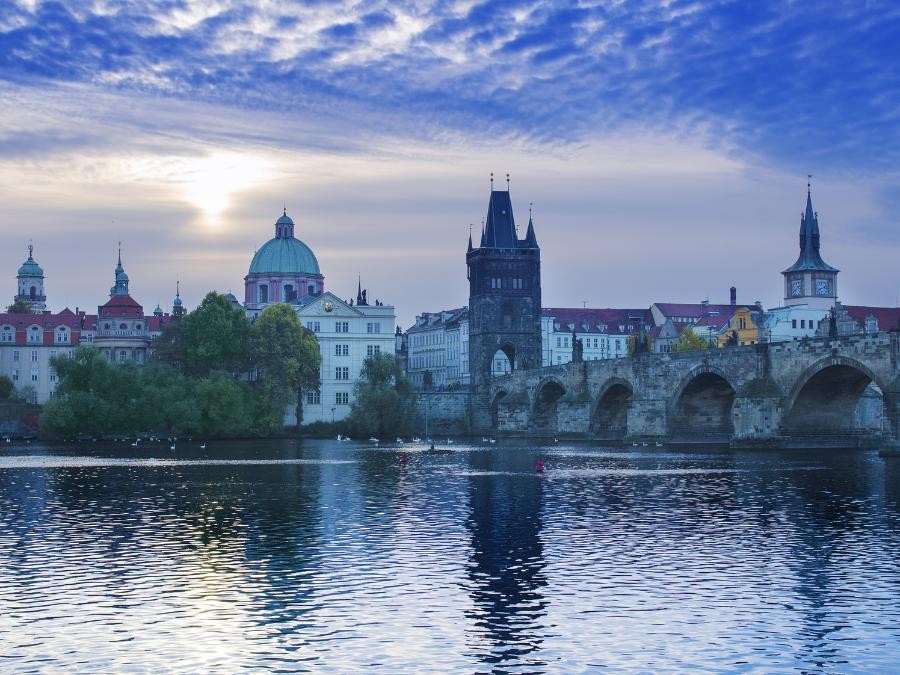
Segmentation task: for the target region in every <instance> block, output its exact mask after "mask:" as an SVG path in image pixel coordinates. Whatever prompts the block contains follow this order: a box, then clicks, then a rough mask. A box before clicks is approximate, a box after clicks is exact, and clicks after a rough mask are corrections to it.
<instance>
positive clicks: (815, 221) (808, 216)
mask: <svg viewBox="0 0 900 675" xmlns="http://www.w3.org/2000/svg"><path fill="white" fill-rule="evenodd" d="M819 244H820V237H819V215H818V214H817V213H816V212H815V210H814V209H813V205H812V193H811V191H810V189H809V187H808V186H807V190H806V212H805V213H804V214H803V215H802V216H800V255H799V257H798V258H797V262H795V263H794V264H793V265H791V267H789V268H788V269H786V270H785V272H801V271H805V270H817V271H822V272H837V271H838V270H836V269H835V268H834V267H832V266H831V265H829V264H827V263H826V262H825V261H824V260H822V256H821V255H820V253H819Z"/></svg>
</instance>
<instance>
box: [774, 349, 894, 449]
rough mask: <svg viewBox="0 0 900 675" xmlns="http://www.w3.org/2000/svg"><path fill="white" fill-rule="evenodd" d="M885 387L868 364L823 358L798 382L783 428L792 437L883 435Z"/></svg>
mask: <svg viewBox="0 0 900 675" xmlns="http://www.w3.org/2000/svg"><path fill="white" fill-rule="evenodd" d="M883 391H884V389H883V387H882V386H880V384H879V383H878V381H877V378H876V376H875V374H874V373H872V371H871V370H869V368H868V367H866V366H865V365H864V364H862V363H860V362H858V361H856V360H854V359H850V358H846V357H833V358H829V359H823V360H822V361H819V362H818V363H815V364H813V365H812V366H811V367H810V368H808V369H807V370H806V371H805V372H804V373H803V374H802V375H801V376H800V377H799V378H798V380H797V383H796V385H795V386H794V389H793V390H792V392H791V395H790V396H789V397H788V405H787V406H786V407H785V415H784V421H783V423H782V426H783V428H784V430H785V431H786V432H787V433H789V434H794V435H796V434H816V435H829V434H832V435H833V434H837V435H841V434H853V433H855V432H868V433H873V434H879V435H880V434H881V432H882V429H876V428H874V427H877V426H879V422H878V420H881V423H882V424H883V420H884V414H885V410H884V396H883Z"/></svg>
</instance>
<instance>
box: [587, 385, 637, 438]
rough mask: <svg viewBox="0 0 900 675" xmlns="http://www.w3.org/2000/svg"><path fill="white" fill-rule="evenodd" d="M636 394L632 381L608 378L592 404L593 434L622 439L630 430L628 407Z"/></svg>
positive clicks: (591, 425)
mask: <svg viewBox="0 0 900 675" xmlns="http://www.w3.org/2000/svg"><path fill="white" fill-rule="evenodd" d="M632 396H634V387H633V386H632V384H631V382H629V381H628V380H624V379H622V378H620V377H613V378H610V379H608V380H607V381H606V382H604V383H603V386H601V387H600V390H599V391H598V392H597V397H596V399H595V400H594V403H593V405H592V406H591V421H590V429H591V434H593V435H594V436H598V437H600V438H604V439H609V440H621V439H623V438H624V437H625V434H626V432H627V431H628V408H629V406H630V405H631V398H632Z"/></svg>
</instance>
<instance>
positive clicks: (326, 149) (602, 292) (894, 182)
mask: <svg viewBox="0 0 900 675" xmlns="http://www.w3.org/2000/svg"><path fill="white" fill-rule="evenodd" d="M898 42H900V5H898V4H897V3H895V2H888V1H885V2H879V1H877V0H871V1H866V2H862V1H859V0H849V1H847V2H841V1H837V0H835V1H833V2H814V1H810V0H805V1H803V2H799V1H798V2H794V1H791V0H782V1H780V2H767V1H765V0H758V1H754V2H743V1H741V2H725V1H723V2H715V1H710V2H690V1H686V0H685V1H682V0H671V1H668V2H666V1H657V2H649V1H643V0H630V1H628V2H625V1H615V0H607V1H605V2H590V1H588V0H572V1H559V2H548V1H546V0H544V1H532V0H508V1H504V2H498V1H484V2H481V1H478V0H434V1H432V2H426V1H424V0H423V1H419V2H413V1H397V2H387V1H379V0H363V1H360V2H343V3H341V2H333V1H326V0H322V1H318V0H308V1H305V2H286V1H278V0H257V1H256V2H240V1H238V0H158V1H155V2H151V1H150V0H127V1H126V0H77V1H76V0H71V1H69V2H51V1H43V0H12V1H11V2H10V0H6V1H5V2H4V3H2V8H0V205H2V206H0V278H2V275H5V278H6V281H5V282H2V283H0V289H2V288H6V289H7V291H6V294H7V296H8V301H11V300H12V296H13V295H14V294H15V273H16V269H17V268H18V266H19V265H20V264H21V263H22V261H23V260H24V259H25V257H26V256H27V245H28V242H29V241H33V243H34V247H35V259H36V260H37V261H38V262H39V263H40V264H41V266H42V267H43V268H44V270H45V273H46V276H47V279H46V292H47V296H48V304H49V306H50V308H51V309H53V310H54V311H57V310H60V309H62V308H63V307H65V306H69V307H71V308H74V307H76V306H78V307H81V308H82V309H84V308H90V309H91V310H93V309H94V308H95V307H96V306H97V305H98V304H101V303H103V302H104V301H105V299H106V297H107V294H108V289H109V288H110V286H111V285H112V283H113V269H114V267H115V263H116V252H117V246H118V242H119V241H121V242H122V257H123V262H124V265H125V268H126V271H127V272H128V274H129V276H130V278H131V291H132V295H133V296H134V297H135V298H136V299H137V300H138V301H139V302H141V303H143V304H144V306H145V309H147V310H148V311H150V310H151V309H152V308H153V307H154V306H155V305H156V303H157V302H159V303H161V304H162V306H163V307H164V308H169V307H171V300H172V297H173V295H174V290H175V282H176V279H180V281H181V289H182V297H183V298H184V299H185V301H186V304H187V305H188V307H189V308H190V307H193V306H195V305H196V304H197V303H198V302H199V301H200V300H201V299H202V297H203V295H205V293H206V292H208V291H209V290H212V289H216V290H220V291H233V292H235V294H236V295H238V296H239V297H242V289H243V277H244V275H245V274H246V272H247V268H248V266H249V263H250V259H251V257H252V254H253V251H254V249H255V248H257V247H259V246H261V245H262V244H263V243H264V242H265V241H266V240H268V239H269V238H271V237H272V236H274V221H275V219H276V218H277V217H278V216H279V215H280V214H281V211H282V208H285V207H286V208H287V212H288V214H289V215H290V216H292V218H293V219H294V221H295V223H296V231H295V233H296V236H297V237H299V238H300V239H302V240H303V241H304V242H305V243H306V244H307V245H309V246H310V247H311V248H312V250H313V251H314V252H315V254H316V256H317V258H318V260H319V264H320V267H321V269H322V272H323V274H324V275H325V286H326V289H327V290H331V291H333V292H334V293H335V294H336V295H338V296H339V297H343V298H349V297H351V296H353V295H355V292H356V284H357V277H358V275H360V276H361V277H362V282H363V286H364V287H367V288H368V291H369V292H368V295H369V299H370V300H373V299H380V300H382V301H384V302H386V303H388V304H394V305H395V306H396V307H397V315H398V322H399V323H400V324H401V325H402V326H403V327H407V326H408V325H409V324H410V323H411V322H412V321H413V318H414V316H415V315H416V314H418V313H421V312H423V311H436V310H439V309H442V308H450V307H458V306H461V305H464V304H466V302H467V295H468V289H467V282H466V273H465V249H466V243H467V240H468V235H469V229H470V226H471V227H473V228H474V232H475V238H476V243H477V237H478V231H479V229H480V227H481V223H482V219H483V217H484V215H485V210H486V207H487V203H488V196H489V191H490V182H489V180H490V178H489V177H490V174H491V172H493V173H494V174H495V177H496V179H495V186H497V187H504V188H505V185H506V174H507V173H509V174H510V190H511V196H512V200H513V205H514V209H515V215H516V219H517V223H518V224H519V226H520V228H522V229H521V232H522V235H523V236H524V226H525V225H526V224H527V222H528V209H529V205H530V204H532V203H533V213H534V222H535V228H536V232H537V237H538V242H539V244H540V245H541V249H542V251H541V253H542V263H543V264H542V281H543V304H544V306H547V307H573V306H582V305H586V306H588V307H646V306H649V305H650V304H651V303H653V302H699V301H701V300H704V299H709V300H710V301H711V302H725V301H727V298H728V288H729V286H732V285H734V286H736V287H737V289H738V300H739V301H740V302H753V301H756V300H759V301H761V302H763V304H764V305H766V306H769V307H773V306H777V305H778V303H779V301H780V300H781V298H782V294H783V286H782V277H781V274H780V272H781V271H782V270H783V269H785V268H786V267H788V266H789V265H791V264H792V263H793V262H794V260H795V259H796V257H797V253H798V233H799V227H800V214H801V212H802V211H803V209H804V207H805V202H806V189H807V181H808V180H809V179H808V178H807V175H808V174H812V175H813V177H812V179H811V182H812V196H813V204H814V206H815V208H816V210H817V211H818V213H819V225H820V228H821V231H822V256H823V258H824V259H825V261H826V262H828V263H829V264H831V265H833V266H834V267H837V268H839V269H840V270H841V274H840V275H839V277H838V291H839V295H840V298H841V299H842V300H843V301H844V302H846V303H848V304H868V305H883V306H896V305H897V304H898V301H900V272H898V269H900V265H898V264H897V260H898V252H900V224H898V216H897V214H898V213H900V180H898V179H900V166H898V162H900V160H898V158H900V69H898V68H897V67H896V62H897V54H898V51H897V49H898V48H897V44H898ZM3 270H6V271H5V272H3ZM0 297H2V293H0ZM6 302H7V301H3V303H4V304H6Z"/></svg>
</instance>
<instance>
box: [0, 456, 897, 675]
mask: <svg viewBox="0 0 900 675" xmlns="http://www.w3.org/2000/svg"><path fill="white" fill-rule="evenodd" d="M438 448H439V449H440V448H444V449H445V450H446V451H445V452H434V453H432V452H428V451H427V450H426V449H425V448H424V446H411V445H405V446H402V447H399V448H398V447H373V446H371V445H369V444H362V443H352V442H351V443H338V442H336V441H293V440H284V441H248V442H213V441H211V442H210V443H209V444H208V446H207V448H205V449H201V448H200V446H199V443H196V442H193V443H192V442H187V441H179V442H178V443H177V447H176V450H175V451H170V449H169V447H168V444H165V445H162V444H145V445H143V446H140V447H138V448H132V447H131V446H130V445H128V444H127V443H120V444H118V445H115V446H99V445H98V444H90V443H88V444H87V445H70V446H45V445H40V444H36V443H33V444H31V445H17V446H9V445H7V446H5V447H4V448H2V449H0V644H2V649H0V670H2V671H5V672H8V671H9V670H13V669H17V670H21V671H38V670H39V671H51V672H52V671H56V672H90V673H95V672H110V671H115V672H120V671H125V670H129V671H152V672H166V671H177V672H240V671H247V670H252V669H261V670H266V671H271V670H283V671H304V670H309V671H315V672H336V673H346V672H354V671H358V670H361V669H364V668H369V669H373V670H377V671H379V672H391V673H396V672H413V671H416V672H423V671H431V672H433V671H444V672H491V671H493V672H542V671H546V672H573V671H574V672H583V671H591V670H594V669H601V668H605V669H609V670H612V671H616V672H618V671H644V672H646V671H660V670H670V671H671V670H682V671H698V670H705V671H722V670H730V671H732V670H737V671H743V672H771V671H776V670H777V671H796V672H810V671H813V672H816V671H822V672H835V671H839V672H848V671H849V672H854V671H868V672H873V671H881V672H885V671H891V670H895V669H896V668H897V664H898V663H900V564H898V560H900V556H898V554H900V459H889V460H883V459H880V458H879V457H878V455H877V453H875V452H870V451H831V450H829V451H817V452H797V451H765V452H738V451H729V450H703V449H696V450H670V449H666V448H656V447H628V448H626V449H624V450H614V449H604V448H598V447H591V446H578V445H571V446H563V445H559V446H552V447H538V446H529V445H527V444H522V443H521V442H517V443H516V444H512V443H506V444H504V443H498V444H496V445H488V446H487V447H484V446H481V445H474V446H473V445H467V444H465V443H463V442H461V441H458V442H457V443H454V444H452V445H450V444H446V443H438ZM538 460H542V461H543V462H544V468H543V471H542V472H540V471H537V470H536V467H535V465H536V462H537V461H538Z"/></svg>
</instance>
